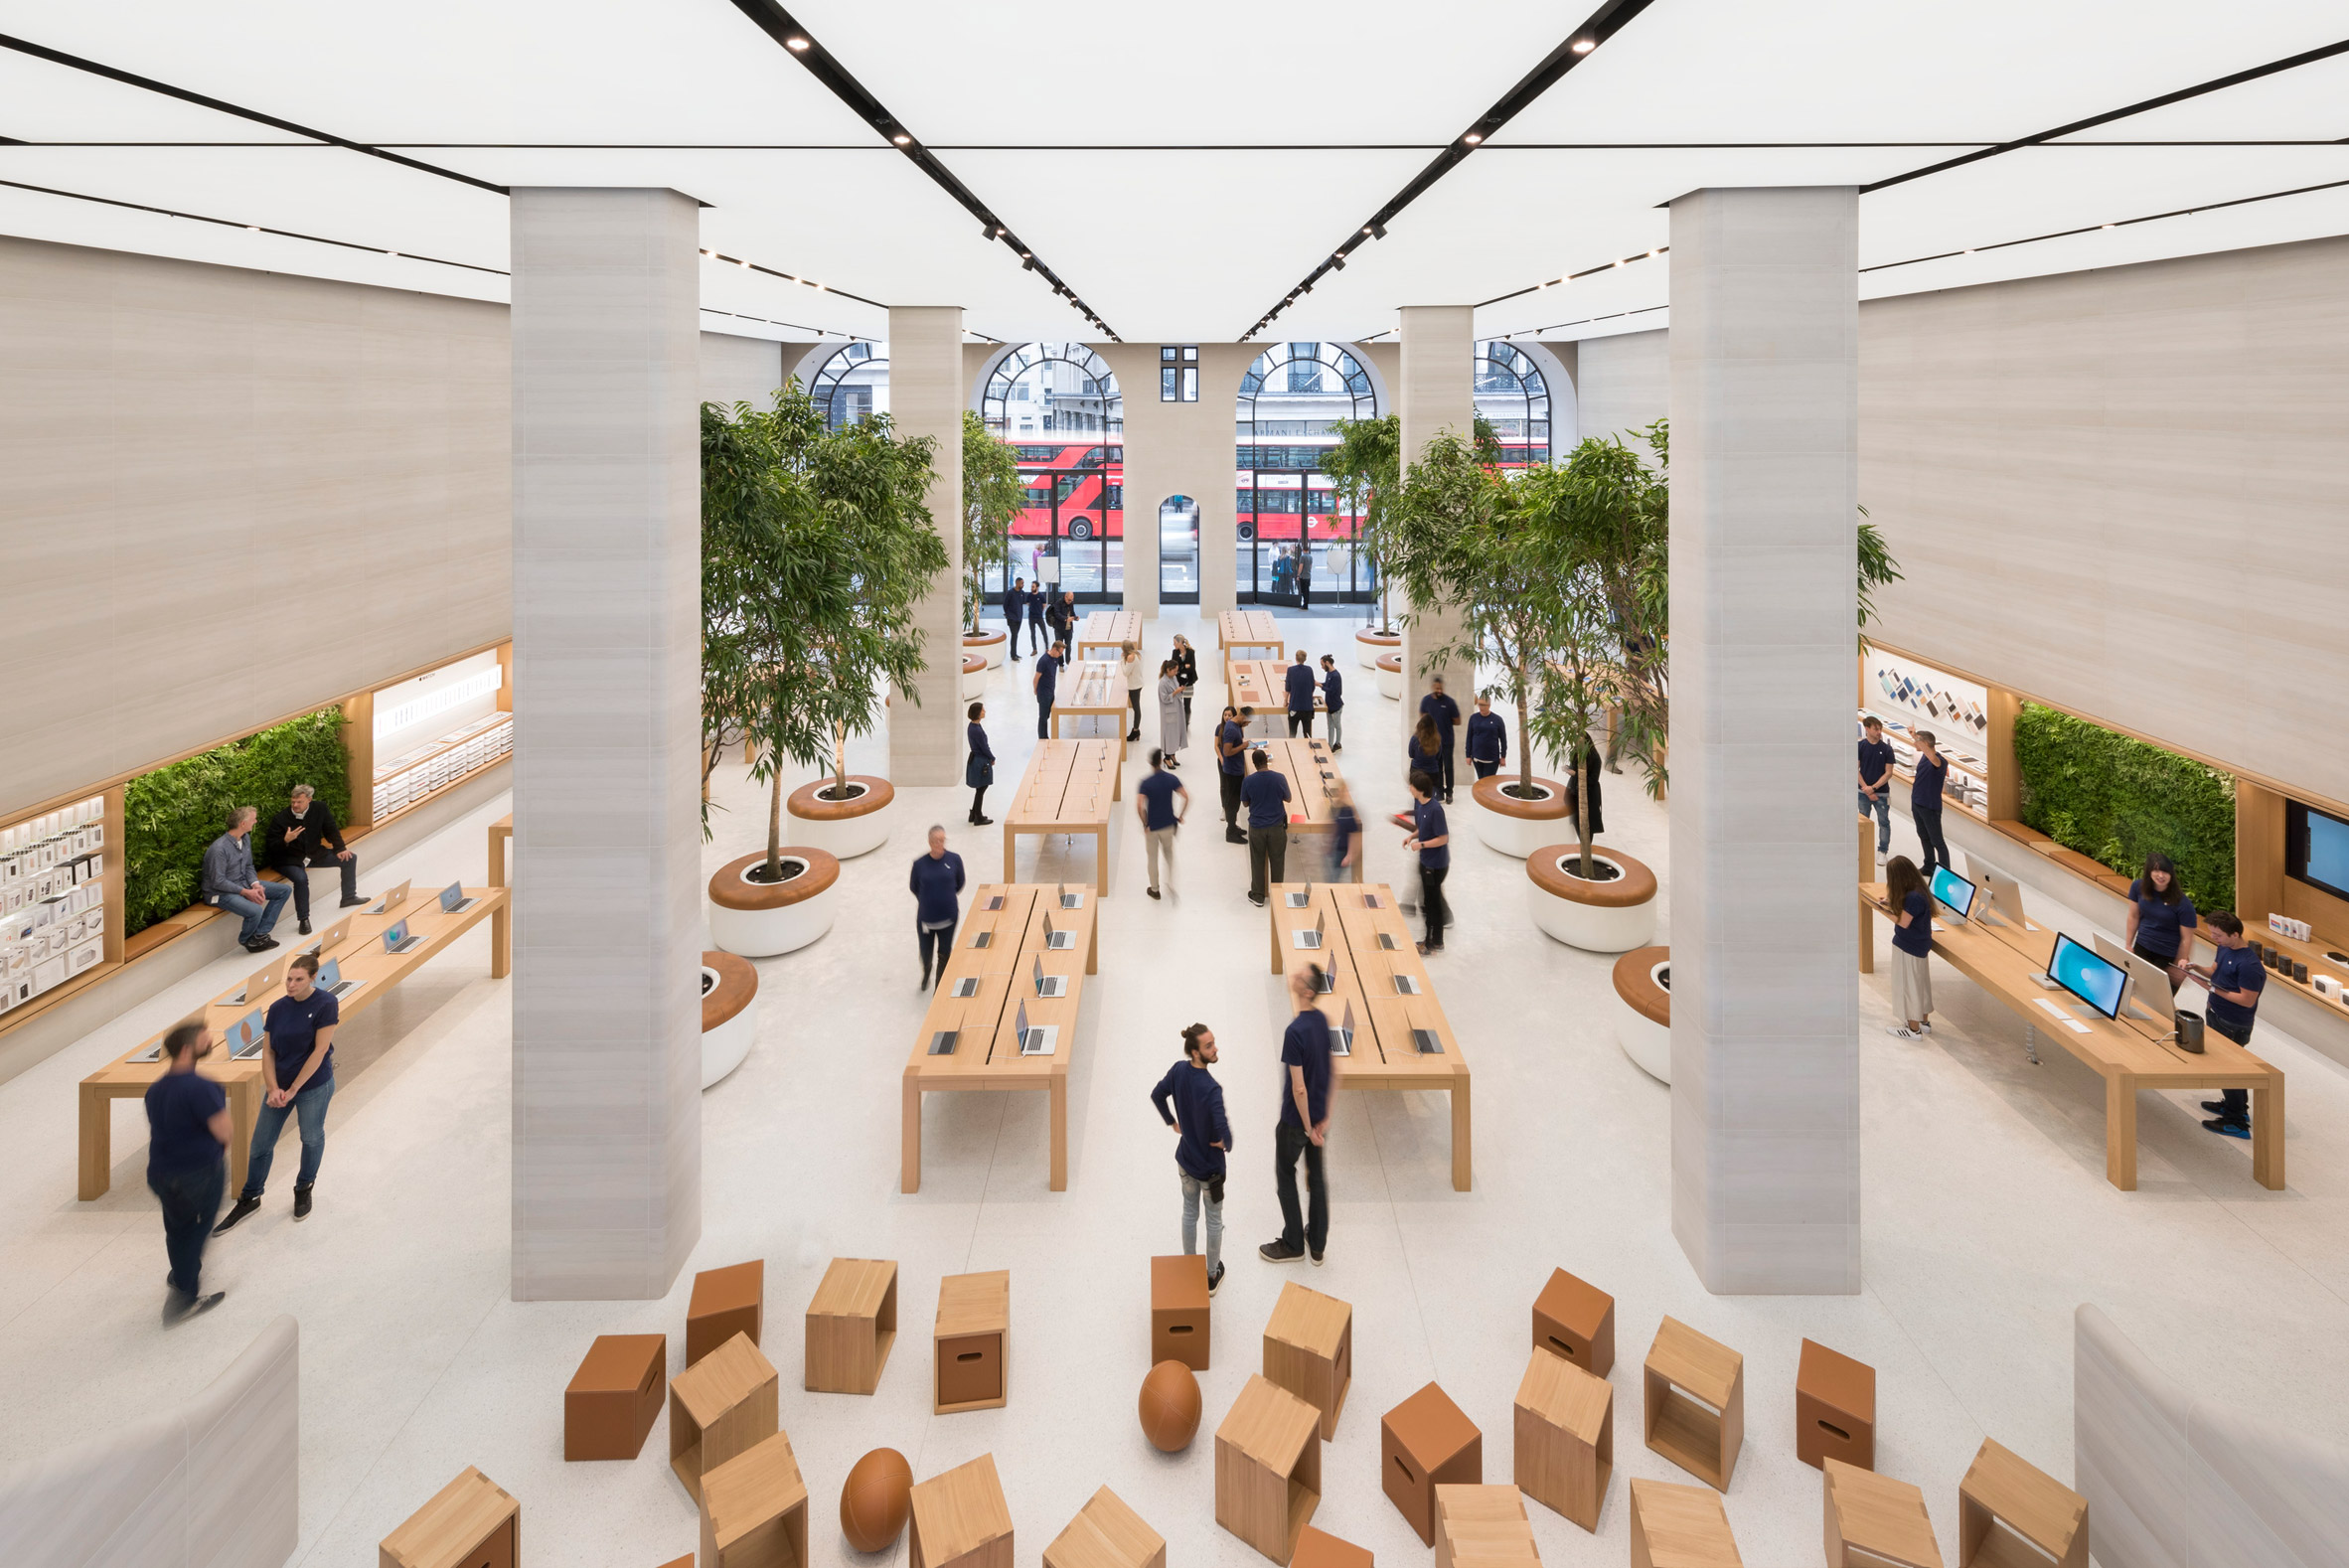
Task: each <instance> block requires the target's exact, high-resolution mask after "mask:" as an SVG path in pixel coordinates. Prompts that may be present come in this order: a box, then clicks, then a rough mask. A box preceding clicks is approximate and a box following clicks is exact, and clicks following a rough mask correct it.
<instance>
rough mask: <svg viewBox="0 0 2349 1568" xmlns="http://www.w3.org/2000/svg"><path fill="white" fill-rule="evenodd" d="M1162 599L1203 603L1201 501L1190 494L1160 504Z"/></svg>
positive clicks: (1160, 576) (1170, 498)
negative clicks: (1201, 584) (1200, 546)
mask: <svg viewBox="0 0 2349 1568" xmlns="http://www.w3.org/2000/svg"><path fill="white" fill-rule="evenodd" d="M1159 602H1160V603H1161V604H1196V603H1198V602H1199V504H1198V503H1197V502H1196V501H1193V500H1192V499H1191V498H1190V497H1188V496H1169V497H1168V498H1167V499H1166V500H1164V501H1162V502H1160V503H1159Z"/></svg>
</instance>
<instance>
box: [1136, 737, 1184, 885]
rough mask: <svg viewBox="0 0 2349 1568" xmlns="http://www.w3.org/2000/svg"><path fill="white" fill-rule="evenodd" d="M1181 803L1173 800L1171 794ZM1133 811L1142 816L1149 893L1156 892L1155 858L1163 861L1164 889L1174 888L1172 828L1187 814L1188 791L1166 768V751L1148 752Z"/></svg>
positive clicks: (1157, 870) (1156, 864)
mask: <svg viewBox="0 0 2349 1568" xmlns="http://www.w3.org/2000/svg"><path fill="white" fill-rule="evenodd" d="M1176 796H1180V797H1181V804H1180V805H1179V806H1178V805H1176V804H1175V797H1176ZM1134 815H1135V816H1137V817H1140V818H1141V819H1142V843H1143V847H1144V850H1145V852H1146V854H1147V857H1148V859H1149V862H1150V895H1151V897H1153V898H1156V897H1157V896H1158V895H1159V861H1160V858H1161V857H1164V858H1165V860H1166V862H1167V891H1168V892H1170V893H1172V892H1173V891H1174V830H1175V829H1177V828H1179V827H1181V826H1182V819H1183V818H1184V817H1186V816H1188V815H1190V791H1189V790H1186V789H1184V788H1183V787H1182V780H1180V779H1178V778H1176V777H1175V776H1174V774H1172V773H1170V772H1168V771H1167V753H1166V752H1165V751H1164V750H1154V751H1153V752H1151V754H1150V776H1149V777H1148V778H1146V779H1144V780H1143V781H1142V782H1141V783H1139V784H1137V785H1135V786H1134Z"/></svg>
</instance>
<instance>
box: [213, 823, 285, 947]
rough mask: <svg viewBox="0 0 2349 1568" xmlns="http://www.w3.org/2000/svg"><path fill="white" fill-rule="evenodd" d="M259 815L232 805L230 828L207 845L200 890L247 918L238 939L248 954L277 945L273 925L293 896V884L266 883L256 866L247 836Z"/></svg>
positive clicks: (217, 902)
mask: <svg viewBox="0 0 2349 1568" xmlns="http://www.w3.org/2000/svg"><path fill="white" fill-rule="evenodd" d="M258 815H259V813H257V812H255V811H254V810H253V809H252V808H251V807H250V806H232V807H230V808H229V831H228V832H227V833H224V834H222V835H221V836H220V837H219V838H217V839H215V840H213V841H212V843H210V844H208V845H206V846H205V847H204V880H203V884H202V885H201V886H200V887H199V888H198V889H197V892H198V896H200V897H202V898H203V899H204V901H205V902H206V903H214V904H219V905H220V906H221V907H222V908H223V909H226V910H227V911H229V913H231V914H233V915H236V916H237V917H239V918H240V919H242V920H243V921H244V929H243V930H242V931H241V932H239V933H238V934H237V937H236V940H237V941H239V942H241V943H243V944H244V950H245V951H246V952H247V953H265V952H267V951H268V950H269V949H270V948H273V947H275V946H276V945H277V941H276V939H275V938H274V937H272V936H270V935H269V928H270V927H271V926H273V925H275V924H276V923H277V916H278V914H279V912H280V911H282V910H283V909H284V908H285V900H286V899H288V898H290V897H292V896H293V885H292V884H291V883H289V882H264V881H262V880H261V878H260V873H259V872H257V871H255V870H254V869H253V867H252V846H251V844H250V843H248V842H247V840H246V835H248V834H250V833H251V832H252V824H253V819H254V818H255V817H256V816H258Z"/></svg>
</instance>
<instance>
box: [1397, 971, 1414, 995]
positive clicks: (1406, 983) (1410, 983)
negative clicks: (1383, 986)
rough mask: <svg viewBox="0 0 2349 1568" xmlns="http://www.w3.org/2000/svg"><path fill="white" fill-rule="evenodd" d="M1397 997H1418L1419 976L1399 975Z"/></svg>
mask: <svg viewBox="0 0 2349 1568" xmlns="http://www.w3.org/2000/svg"><path fill="white" fill-rule="evenodd" d="M1395 995H1396V996H1398V997H1416V996H1418V995H1419V977H1418V976H1417V975H1397V976H1396V977H1395Z"/></svg>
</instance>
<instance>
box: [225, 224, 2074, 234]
mask: <svg viewBox="0 0 2349 1568" xmlns="http://www.w3.org/2000/svg"><path fill="white" fill-rule="evenodd" d="M2105 227H2106V228H2107V229H2110V228H2112V227H2113V226H2112V225H2111V224H2107V225H2106V226H2105ZM244 232H245V233H246V234H248V235H257V234H259V233H260V232H261V226H260V225H259V224H246V225H245V226H244Z"/></svg>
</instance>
